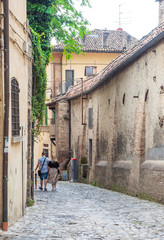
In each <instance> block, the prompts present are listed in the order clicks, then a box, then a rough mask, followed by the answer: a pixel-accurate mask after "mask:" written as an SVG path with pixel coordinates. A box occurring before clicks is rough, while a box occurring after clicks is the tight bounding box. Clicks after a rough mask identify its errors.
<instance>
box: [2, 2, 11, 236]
mask: <svg viewBox="0 0 164 240" xmlns="http://www.w3.org/2000/svg"><path fill="white" fill-rule="evenodd" d="M3 4H4V48H5V49H4V66H5V69H4V94H5V96H4V153H3V224H2V229H3V230H4V231H7V230H8V135H9V0H4V1H3Z"/></svg>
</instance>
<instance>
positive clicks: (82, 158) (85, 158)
mask: <svg viewBox="0 0 164 240" xmlns="http://www.w3.org/2000/svg"><path fill="white" fill-rule="evenodd" d="M87 163H88V160H87V157H84V156H82V157H81V164H87Z"/></svg>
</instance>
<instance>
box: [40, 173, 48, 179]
mask: <svg viewBox="0 0 164 240" xmlns="http://www.w3.org/2000/svg"><path fill="white" fill-rule="evenodd" d="M47 177H48V172H46V173H41V175H40V180H43V179H44V180H46V179H47Z"/></svg>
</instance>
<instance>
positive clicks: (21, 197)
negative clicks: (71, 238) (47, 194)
mask: <svg viewBox="0 0 164 240" xmlns="http://www.w3.org/2000/svg"><path fill="white" fill-rule="evenodd" d="M18 6H19V8H18ZM5 9H6V10H5ZM0 11H1V14H4V13H5V14H4V15H5V17H4V20H1V28H2V29H3V30H4V31H3V32H4V34H2V32H1V36H0V39H1V44H2V43H3V39H6V40H4V46H2V45H1V47H2V48H1V53H2V54H1V57H0V68H1V76H0V85H1V86H2V87H1V88H0V113H1V114H0V115H1V121H0V129H1V135H0V154H1V160H0V161H1V164H0V165H1V168H0V192H1V194H0V225H1V226H2V228H3V229H4V230H7V229H8V226H10V225H11V224H13V223H14V222H15V221H16V220H17V219H18V218H19V217H20V216H22V215H23V214H24V211H25V207H26V200H27V185H28V181H27V172H28V171H27V169H28V159H29V158H30V157H29V152H28V146H29V131H30V125H29V122H28V118H29V113H30V111H31V89H32V46H31V35H30V30H29V26H28V23H27V15H26V1H21V0H16V1H5V2H4V4H3V2H1V3H0ZM7 18H8V20H9V22H7V20H6V19H7ZM7 32H8V33H7ZM7 35H8V38H7ZM6 42H8V47H7V45H6ZM3 48H4V49H5V51H3ZM6 52H7V54H8V57H9V59H8V63H7V64H6V62H5V58H6V57H5V54H6ZM6 72H8V83H9V84H8V86H7V84H6ZM7 88H8V93H9V94H8V98H6V97H5V89H7ZM6 104H7V105H8V106H9V109H8V119H4V112H5V111H7V110H6V108H5V107H6ZM3 123H4V124H3ZM6 126H7V128H8V131H7V133H8V134H7V135H6V134H5V136H4V132H3V129H4V128H5V129H6Z"/></svg>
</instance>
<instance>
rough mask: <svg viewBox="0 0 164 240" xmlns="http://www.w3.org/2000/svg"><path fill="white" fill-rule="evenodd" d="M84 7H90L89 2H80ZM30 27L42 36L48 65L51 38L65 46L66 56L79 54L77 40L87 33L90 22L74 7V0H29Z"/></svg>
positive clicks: (84, 0) (42, 45) (79, 47)
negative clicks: (73, 53)
mask: <svg viewBox="0 0 164 240" xmlns="http://www.w3.org/2000/svg"><path fill="white" fill-rule="evenodd" d="M79 1H80V2H81V5H82V6H90V4H89V0H79ZM27 14H28V19H29V23H30V26H31V27H32V28H33V29H34V31H35V32H37V33H39V34H40V35H41V47H42V50H43V52H44V55H45V57H46V64H48V61H49V57H50V53H51V44H50V41H51V38H52V37H55V38H56V39H57V40H58V41H60V42H62V43H63V44H64V46H65V49H64V54H66V57H67V58H71V53H72V52H75V53H77V54H78V53H79V52H82V51H81V46H79V44H78V43H77V41H76V40H75V38H76V37H80V38H83V37H84V35H85V34H86V33H87V30H86V26H87V25H88V21H87V20H86V19H84V18H83V16H82V13H81V12H78V11H77V10H76V9H75V7H74V0H27Z"/></svg>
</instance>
